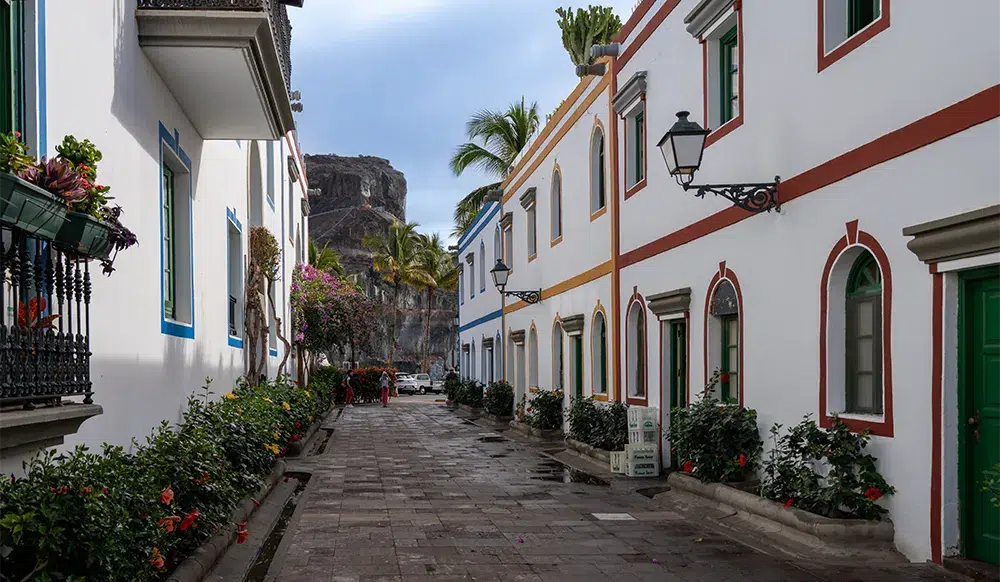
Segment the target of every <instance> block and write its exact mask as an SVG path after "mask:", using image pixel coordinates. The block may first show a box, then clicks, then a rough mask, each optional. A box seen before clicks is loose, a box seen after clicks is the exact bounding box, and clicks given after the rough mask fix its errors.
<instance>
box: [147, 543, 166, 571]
mask: <svg viewBox="0 0 1000 582" xmlns="http://www.w3.org/2000/svg"><path fill="white" fill-rule="evenodd" d="M149 563H150V564H152V565H153V567H154V568H156V569H157V570H159V569H160V568H162V567H163V556H161V555H160V550H159V549H158V548H153V557H152V558H150V559H149Z"/></svg>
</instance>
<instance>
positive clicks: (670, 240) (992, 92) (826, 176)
mask: <svg viewBox="0 0 1000 582" xmlns="http://www.w3.org/2000/svg"><path fill="white" fill-rule="evenodd" d="M997 117H1000V85H993V86H992V87H990V88H988V89H984V90H983V91H980V92H979V93H976V94H975V95H973V96H972V97H969V98H967V99H964V100H962V101H959V102H958V103H955V104H954V105H951V106H948V107H946V108H944V109H942V110H940V111H936V112H934V113H932V114H930V115H928V116H926V117H922V118H920V119H918V120H917V121H914V122H913V123H910V124H909V125H906V126H904V127H901V128H900V129H897V130H895V131H892V132H890V133H887V134H885V135H883V136H881V137H879V138H877V139H875V140H873V141H870V142H868V143H866V144H864V145H862V146H860V147H858V148H855V149H853V150H851V151H849V152H847V153H844V154H841V155H839V156H837V157H836V158H833V159H832V160H829V161H827V162H824V163H822V164H820V165H818V166H816V167H815V168H812V169H810V170H806V171H805V172H803V173H801V174H799V175H797V176H794V177H792V178H789V179H788V180H786V181H783V182H782V183H781V186H780V187H779V189H778V196H779V199H780V200H781V204H782V205H785V204H788V203H789V202H791V201H792V200H795V199H796V198H801V197H802V196H805V195H807V194H809V193H811V192H815V191H817V190H819V189H821V188H825V187H826V186H829V185H830V184H835V183H836V182H839V181H840V180H843V179H844V178H848V177H850V176H853V175H854V174H857V173H859V172H862V171H864V170H867V169H869V168H872V167H875V166H877V165H879V164H882V163H884V162H887V161H889V160H892V159H895V158H897V157H899V156H902V155H904V154H908V153H910V152H912V151H915V150H918V149H920V148H922V147H924V146H928V145H930V144H932V143H934V142H936V141H938V140H941V139H944V138H946V137H949V136H952V135H955V134H957V133H960V132H962V131H965V130H966V129H969V128H970V127H975V126H976V125H979V124H980V123H985V122H987V121H990V120H992V119H996V118H997ZM751 216H754V215H753V214H751V213H749V212H747V211H745V210H741V209H739V208H736V207H735V206H731V207H729V208H726V209H725V210H721V211H719V212H716V213H715V214H712V215H709V216H706V217H705V218H702V219H701V220H699V221H697V222H694V223H692V224H689V225H687V226H685V227H683V228H681V229H680V230H676V231H674V232H672V233H669V234H667V235H665V236H662V237H660V238H658V239H656V240H654V241H651V242H648V243H646V244H644V245H642V246H640V247H636V248H634V249H632V250H630V251H628V252H626V253H623V254H622V255H621V260H620V261H619V263H618V264H619V268H625V267H628V266H630V265H634V264H636V263H639V262H641V261H644V260H646V259H648V258H651V257H655V256H656V255H659V254H660V253H665V252H667V251H669V250H671V249H674V248H677V247H679V246H682V245H685V244H687V243H689V242H692V241H695V240H697V239H699V238H702V237H704V236H707V235H709V234H712V233H714V232H717V231H720V230H722V229H724V228H726V227H728V226H732V225H734V224H736V223H738V222H740V221H742V220H745V219H747V218H749V217H751Z"/></svg>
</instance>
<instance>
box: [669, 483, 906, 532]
mask: <svg viewBox="0 0 1000 582" xmlns="http://www.w3.org/2000/svg"><path fill="white" fill-rule="evenodd" d="M667 483H668V484H669V485H671V486H673V487H676V488H677V489H682V490H684V491H687V492H689V493H693V494H695V495H698V496H700V497H705V498H707V499H712V500H714V501H717V502H719V503H722V504H724V505H727V506H729V507H732V508H733V509H735V510H737V511H745V512H747V513H749V514H750V515H754V516H758V517H762V518H765V519H769V520H771V521H773V522H776V523H778V524H780V525H783V526H787V527H790V528H792V529H794V530H797V531H800V532H802V533H805V534H809V535H812V536H815V537H817V538H819V539H820V540H823V541H827V542H833V543H837V544H843V545H867V544H870V543H872V542H877V543H887V544H889V545H890V546H891V545H892V543H893V538H894V536H895V531H894V528H893V525H892V522H891V521H889V520H888V519H885V520H882V521H869V520H866V519H833V518H829V517H823V516H821V515H816V514H814V513H809V512H808V511H804V510H802V509H798V508H795V507H784V506H783V505H781V504H780V503H777V502H775V501H771V500H769V499H764V498H763V497H760V496H758V495H754V494H753V493H748V492H746V491H740V490H739V489H735V488H733V487H729V486H728V485H723V484H722V483H702V482H701V481H699V480H698V479H696V478H694V477H691V476H689V475H685V474H683V473H678V472H674V473H671V474H670V475H669V476H668V477H667Z"/></svg>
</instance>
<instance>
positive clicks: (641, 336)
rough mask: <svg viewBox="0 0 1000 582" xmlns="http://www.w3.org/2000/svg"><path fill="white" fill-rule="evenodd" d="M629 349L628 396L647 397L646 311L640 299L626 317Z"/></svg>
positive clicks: (634, 303)
mask: <svg viewBox="0 0 1000 582" xmlns="http://www.w3.org/2000/svg"><path fill="white" fill-rule="evenodd" d="M626 326H627V330H628V331H627V333H628V336H627V342H626V345H625V349H626V350H627V351H628V377H627V378H626V381H627V384H628V397H629V398H635V399H639V400H645V398H646V313H645V311H644V309H643V306H642V303H641V302H640V301H634V302H633V303H632V305H631V307H629V310H628V317H627V319H626Z"/></svg>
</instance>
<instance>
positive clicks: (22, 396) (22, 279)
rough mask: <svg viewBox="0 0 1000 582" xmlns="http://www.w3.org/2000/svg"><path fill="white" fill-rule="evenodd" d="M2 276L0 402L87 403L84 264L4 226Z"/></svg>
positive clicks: (88, 289)
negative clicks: (63, 400) (70, 398)
mask: <svg viewBox="0 0 1000 582" xmlns="http://www.w3.org/2000/svg"><path fill="white" fill-rule="evenodd" d="M0 274H2V277H0V405H2V406H8V405H13V404H22V405H24V408H26V409H29V410H30V409H32V408H34V407H35V406H36V405H38V404H43V403H44V404H57V403H59V402H60V399H61V398H62V397H64V396H77V395H80V396H84V400H83V402H84V403H85V404H90V403H92V402H93V399H92V396H93V389H92V387H93V385H92V384H91V381H90V355H91V353H90V297H91V283H90V266H89V264H88V263H87V262H86V261H84V260H81V259H79V258H77V257H74V256H70V255H67V254H64V253H62V252H61V251H59V250H57V249H55V248H54V247H53V246H52V244H51V243H50V242H48V241H46V240H42V239H36V238H32V237H30V236H28V234H27V233H25V232H24V231H22V230H18V229H15V228H10V227H8V226H6V225H4V226H0ZM81 422H82V419H81ZM77 424H79V423H77Z"/></svg>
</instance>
